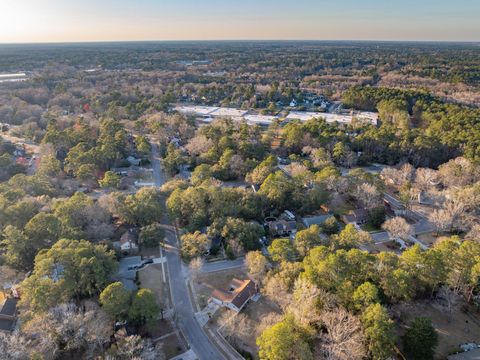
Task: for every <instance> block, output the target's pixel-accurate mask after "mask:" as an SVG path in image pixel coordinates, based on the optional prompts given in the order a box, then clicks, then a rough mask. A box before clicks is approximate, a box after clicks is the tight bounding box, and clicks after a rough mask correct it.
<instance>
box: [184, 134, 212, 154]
mask: <svg viewBox="0 0 480 360" xmlns="http://www.w3.org/2000/svg"><path fill="white" fill-rule="evenodd" d="M212 146H213V142H212V140H210V139H208V138H207V137H206V136H205V135H197V136H195V137H193V138H191V139H190V141H189V142H188V144H187V145H186V146H185V148H186V149H187V151H188V153H189V154H191V155H194V156H199V155H201V154H205V153H206V152H207V151H208V150H210V148H211V147H212Z"/></svg>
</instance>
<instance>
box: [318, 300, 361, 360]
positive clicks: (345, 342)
mask: <svg viewBox="0 0 480 360" xmlns="http://www.w3.org/2000/svg"><path fill="white" fill-rule="evenodd" d="M320 324H321V325H322V326H323V330H322V331H320V332H319V334H318V335H317V342H316V344H315V358H316V359H328V360H357V359H358V360H360V359H363V358H365V357H366V355H367V350H366V348H365V339H364V336H363V330H362V325H361V323H360V320H359V319H358V318H356V317H355V316H354V315H352V314H350V313H348V312H347V311H345V310H344V309H340V308H339V309H336V310H333V311H329V312H325V313H323V314H322V316H321V320H320Z"/></svg>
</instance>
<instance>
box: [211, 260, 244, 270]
mask: <svg viewBox="0 0 480 360" xmlns="http://www.w3.org/2000/svg"><path fill="white" fill-rule="evenodd" d="M243 266H245V259H244V258H238V259H235V260H223V261H214V262H210V263H205V264H204V265H203V267H202V272H204V273H210V272H215V271H222V270H228V269H235V268H239V267H243Z"/></svg>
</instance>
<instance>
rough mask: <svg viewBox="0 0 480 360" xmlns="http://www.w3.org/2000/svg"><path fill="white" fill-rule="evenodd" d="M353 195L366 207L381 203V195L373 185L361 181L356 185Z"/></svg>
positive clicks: (370, 207) (377, 205)
mask: <svg viewBox="0 0 480 360" xmlns="http://www.w3.org/2000/svg"><path fill="white" fill-rule="evenodd" d="M355 196H356V197H357V199H358V200H359V201H360V202H361V203H362V205H363V206H364V207H365V208H366V209H373V208H376V207H379V206H380V205H381V204H382V195H381V193H380V191H378V189H377V188H376V186H375V185H371V184H368V183H363V184H361V185H359V186H357V188H356V191H355Z"/></svg>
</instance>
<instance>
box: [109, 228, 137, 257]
mask: <svg viewBox="0 0 480 360" xmlns="http://www.w3.org/2000/svg"><path fill="white" fill-rule="evenodd" d="M137 240H138V232H137V230H136V229H134V228H131V229H128V230H127V231H125V232H124V233H123V235H122V236H121V237H120V241H117V242H115V243H114V246H115V247H117V248H118V249H120V251H122V252H128V253H135V252H137V251H138V243H137Z"/></svg>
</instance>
